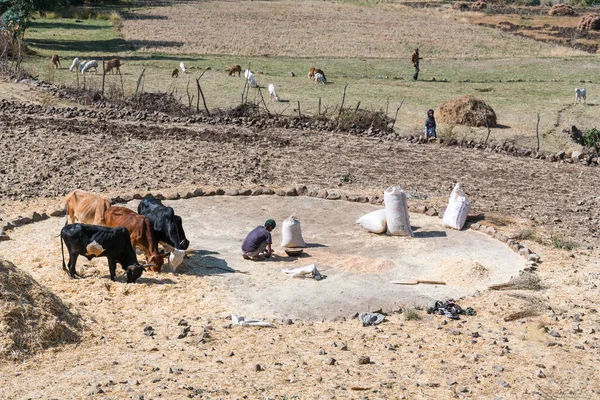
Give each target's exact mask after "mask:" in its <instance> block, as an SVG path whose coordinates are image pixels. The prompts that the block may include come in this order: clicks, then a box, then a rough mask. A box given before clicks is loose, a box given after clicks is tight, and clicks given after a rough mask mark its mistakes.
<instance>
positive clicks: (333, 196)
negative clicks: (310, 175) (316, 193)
mask: <svg viewBox="0 0 600 400" xmlns="http://www.w3.org/2000/svg"><path fill="white" fill-rule="evenodd" d="M341 198H342V196H341V195H340V194H337V193H328V194H327V197H326V199H327V200H339V199H341Z"/></svg>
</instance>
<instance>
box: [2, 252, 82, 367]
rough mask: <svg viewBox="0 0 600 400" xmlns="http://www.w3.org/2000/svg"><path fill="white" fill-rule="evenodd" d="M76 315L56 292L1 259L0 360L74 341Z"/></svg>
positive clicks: (79, 326) (75, 335) (76, 324)
mask: <svg viewBox="0 0 600 400" xmlns="http://www.w3.org/2000/svg"><path fill="white" fill-rule="evenodd" d="M81 328H82V324H81V319H80V318H79V316H77V315H74V314H73V313H71V311H69V309H68V307H67V306H66V305H65V304H64V303H63V302H62V300H61V299H59V298H58V297H57V296H56V295H54V294H53V293H52V292H50V291H49V290H48V289H46V288H45V287H43V286H41V285H40V284H39V283H37V282H36V281H35V280H34V279H33V278H32V277H31V275H29V274H28V273H26V272H24V271H21V270H20V269H19V268H17V267H16V266H15V265H14V264H13V263H11V262H10V261H6V260H3V259H0V360H2V359H6V360H18V359H21V358H22V357H23V356H26V355H30V354H33V353H35V352H36V351H38V350H40V349H44V348H48V347H51V346H55V345H58V344H61V343H69V342H75V341H77V340H78V339H79V334H78V332H79V331H80V330H81Z"/></svg>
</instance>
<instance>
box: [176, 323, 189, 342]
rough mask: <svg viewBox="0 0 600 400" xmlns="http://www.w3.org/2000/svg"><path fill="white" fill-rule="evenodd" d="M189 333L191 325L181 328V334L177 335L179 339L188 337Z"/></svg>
mask: <svg viewBox="0 0 600 400" xmlns="http://www.w3.org/2000/svg"><path fill="white" fill-rule="evenodd" d="M188 333H190V327H189V326H184V327H183V329H181V332H180V333H179V335H177V339H183V338H184V337H186V336H187V335H188Z"/></svg>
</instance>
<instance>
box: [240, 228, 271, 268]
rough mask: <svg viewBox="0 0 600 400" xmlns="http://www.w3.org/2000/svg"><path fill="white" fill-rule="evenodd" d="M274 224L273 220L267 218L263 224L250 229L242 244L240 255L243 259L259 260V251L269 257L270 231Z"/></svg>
mask: <svg viewBox="0 0 600 400" xmlns="http://www.w3.org/2000/svg"><path fill="white" fill-rule="evenodd" d="M276 225H277V224H276V223H275V221H274V220H272V219H268V220H267V221H266V222H265V225H264V226H257V227H256V228H254V229H253V230H252V231H250V233H249V234H248V236H246V239H245V240H244V243H243V244H242V257H244V259H245V260H254V261H259V260H261V259H262V258H261V253H262V254H264V256H265V257H267V258H269V257H271V254H273V249H272V248H271V244H272V243H273V239H272V238H271V231H272V230H273V229H275V226H276Z"/></svg>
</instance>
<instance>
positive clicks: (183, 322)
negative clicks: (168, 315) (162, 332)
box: [177, 319, 188, 326]
mask: <svg viewBox="0 0 600 400" xmlns="http://www.w3.org/2000/svg"><path fill="white" fill-rule="evenodd" d="M177 325H179V326H188V322H187V321H186V320H185V319H180V320H179V322H178V323H177Z"/></svg>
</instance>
